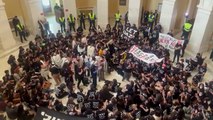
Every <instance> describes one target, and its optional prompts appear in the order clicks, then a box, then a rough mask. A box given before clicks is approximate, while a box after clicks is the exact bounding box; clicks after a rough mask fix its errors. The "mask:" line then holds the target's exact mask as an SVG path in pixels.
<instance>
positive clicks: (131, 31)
mask: <svg viewBox="0 0 213 120" xmlns="http://www.w3.org/2000/svg"><path fill="white" fill-rule="evenodd" d="M137 34H138V30H137V29H136V28H134V27H127V28H125V29H124V31H123V34H121V38H123V39H126V40H128V39H134V38H135V36H136V35H137Z"/></svg>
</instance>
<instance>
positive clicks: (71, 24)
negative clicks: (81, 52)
mask: <svg viewBox="0 0 213 120" xmlns="http://www.w3.org/2000/svg"><path fill="white" fill-rule="evenodd" d="M75 20H76V19H75V17H74V16H73V15H72V14H70V15H69V16H68V18H67V21H68V24H69V27H70V31H72V29H73V31H75Z"/></svg>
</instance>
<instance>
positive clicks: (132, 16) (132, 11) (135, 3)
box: [128, 0, 143, 26]
mask: <svg viewBox="0 0 213 120" xmlns="http://www.w3.org/2000/svg"><path fill="white" fill-rule="evenodd" d="M142 4H143V0H129V10H128V12H129V13H128V19H129V22H130V23H131V25H132V24H136V26H139V25H140V19H141V11H142Z"/></svg>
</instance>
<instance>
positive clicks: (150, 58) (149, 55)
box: [129, 45, 164, 64]
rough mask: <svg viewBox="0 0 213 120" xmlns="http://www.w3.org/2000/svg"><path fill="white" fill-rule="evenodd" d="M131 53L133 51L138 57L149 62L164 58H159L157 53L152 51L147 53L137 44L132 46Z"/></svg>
mask: <svg viewBox="0 0 213 120" xmlns="http://www.w3.org/2000/svg"><path fill="white" fill-rule="evenodd" d="M129 53H131V54H132V55H133V56H134V57H136V58H137V59H139V60H142V61H143V62H146V63H148V64H150V63H156V62H161V61H162V60H163V59H164V58H161V59H159V58H158V57H157V56H156V55H155V54H152V53H145V52H143V51H142V50H141V49H139V48H138V47H137V46H135V45H134V46H132V47H131V49H130V51H129Z"/></svg>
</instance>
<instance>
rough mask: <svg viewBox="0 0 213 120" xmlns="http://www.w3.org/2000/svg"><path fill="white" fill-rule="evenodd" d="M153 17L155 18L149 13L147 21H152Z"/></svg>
mask: <svg viewBox="0 0 213 120" xmlns="http://www.w3.org/2000/svg"><path fill="white" fill-rule="evenodd" d="M154 18H155V16H154V15H151V14H149V17H148V21H149V22H153V21H154Z"/></svg>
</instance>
